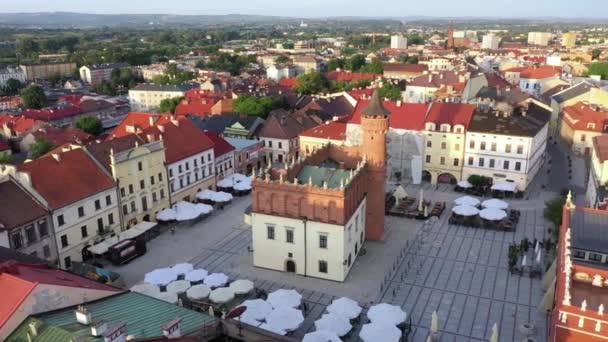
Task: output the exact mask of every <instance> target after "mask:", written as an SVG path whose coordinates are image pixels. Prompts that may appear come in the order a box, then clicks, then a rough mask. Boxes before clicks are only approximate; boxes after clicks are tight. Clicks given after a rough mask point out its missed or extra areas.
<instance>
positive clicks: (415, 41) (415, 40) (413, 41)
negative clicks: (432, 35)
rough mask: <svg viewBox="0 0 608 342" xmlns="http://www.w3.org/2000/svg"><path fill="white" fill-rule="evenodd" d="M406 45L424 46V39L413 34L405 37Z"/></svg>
mask: <svg viewBox="0 0 608 342" xmlns="http://www.w3.org/2000/svg"><path fill="white" fill-rule="evenodd" d="M407 43H408V45H420V44H424V39H422V37H420V36H419V35H417V34H413V35H411V36H409V37H407Z"/></svg>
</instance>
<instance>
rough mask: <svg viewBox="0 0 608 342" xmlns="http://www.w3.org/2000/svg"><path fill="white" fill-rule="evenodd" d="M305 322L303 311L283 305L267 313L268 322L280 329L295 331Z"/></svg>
mask: <svg viewBox="0 0 608 342" xmlns="http://www.w3.org/2000/svg"><path fill="white" fill-rule="evenodd" d="M302 322H304V315H303V314H302V311H300V310H297V309H294V308H290V307H287V306H282V307H280V308H277V309H274V310H272V312H270V313H269V314H268V315H266V323H267V324H268V325H270V326H272V327H275V328H277V329H279V330H285V331H293V330H296V329H298V327H299V326H300V325H301V324H302Z"/></svg>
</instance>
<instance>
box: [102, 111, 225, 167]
mask: <svg viewBox="0 0 608 342" xmlns="http://www.w3.org/2000/svg"><path fill="white" fill-rule="evenodd" d="M128 126H133V127H132V128H134V129H135V130H131V129H130V128H128ZM159 126H162V128H160V129H159ZM135 132H141V133H143V134H154V135H155V136H159V135H162V136H163V143H164V146H165V162H166V163H167V164H171V163H174V162H176V161H179V160H182V159H184V158H187V157H189V156H192V155H194V154H197V153H200V152H203V151H206V150H208V149H211V148H213V141H211V139H209V138H208V137H207V136H206V135H205V134H203V132H201V131H200V130H199V129H198V128H197V127H196V125H195V124H194V123H192V121H190V120H189V119H188V118H186V117H183V116H182V117H174V118H173V119H172V118H171V115H169V114H159V113H139V112H131V113H129V114H127V117H126V118H125V119H124V120H123V121H122V122H121V123H120V124H119V125H118V126H117V127H116V128H114V130H113V131H112V134H111V135H110V136H109V137H108V138H109V139H111V138H112V137H122V136H125V135H129V134H132V133H135Z"/></svg>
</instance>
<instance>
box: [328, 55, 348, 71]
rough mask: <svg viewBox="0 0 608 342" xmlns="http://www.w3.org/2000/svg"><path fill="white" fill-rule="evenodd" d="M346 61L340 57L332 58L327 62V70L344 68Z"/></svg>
mask: <svg viewBox="0 0 608 342" xmlns="http://www.w3.org/2000/svg"><path fill="white" fill-rule="evenodd" d="M345 65H346V62H345V61H344V59H342V58H332V59H330V60H329V61H328V62H327V70H329V71H334V70H336V69H344V67H345Z"/></svg>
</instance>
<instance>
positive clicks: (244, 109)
mask: <svg viewBox="0 0 608 342" xmlns="http://www.w3.org/2000/svg"><path fill="white" fill-rule="evenodd" d="M233 108H234V110H235V111H236V112H237V113H244V114H248V115H253V116H259V117H261V118H264V119H265V118H266V116H268V113H270V112H271V111H273V110H275V109H279V108H285V109H286V108H288V105H287V101H286V100H285V98H284V97H282V96H260V97H256V96H249V95H243V96H239V97H238V98H237V99H236V100H234V102H233Z"/></svg>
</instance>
